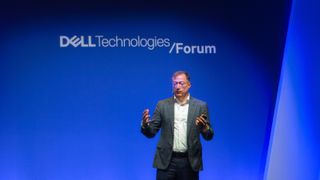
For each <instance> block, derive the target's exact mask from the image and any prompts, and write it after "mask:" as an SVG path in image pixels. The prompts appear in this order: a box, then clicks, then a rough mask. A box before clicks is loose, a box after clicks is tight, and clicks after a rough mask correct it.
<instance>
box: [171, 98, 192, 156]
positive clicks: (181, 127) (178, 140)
mask: <svg viewBox="0 0 320 180" xmlns="http://www.w3.org/2000/svg"><path fill="white" fill-rule="evenodd" d="M174 99H175V103H174V136H173V151H174V152H186V151H187V150H188V145H187V120H188V111H189V99H190V95H188V97H187V101H186V102H185V103H183V104H182V103H180V102H179V101H178V99H177V98H176V97H174Z"/></svg>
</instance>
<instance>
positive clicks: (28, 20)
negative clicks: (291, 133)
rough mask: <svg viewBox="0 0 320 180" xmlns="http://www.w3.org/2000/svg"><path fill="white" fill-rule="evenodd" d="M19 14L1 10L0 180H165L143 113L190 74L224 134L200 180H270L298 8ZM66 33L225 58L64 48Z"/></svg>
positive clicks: (76, 8) (24, 7)
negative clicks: (282, 81)
mask: <svg viewBox="0 0 320 180" xmlns="http://www.w3.org/2000/svg"><path fill="white" fill-rule="evenodd" d="M13 4H14V3H11V4H8V5H5V6H4V7H3V11H2V12H1V13H2V14H3V17H4V19H3V21H2V24H3V25H4V26H3V27H4V28H3V29H2V30H1V31H2V35H1V38H2V42H1V50H0V52H1V61H0V75H1V79H0V80H1V90H0V91H1V94H0V97H1V101H0V120H1V126H0V179H59V180H63V179H154V177H155V170H154V169H153V168H152V160H153V155H154V152H155V147H156V143H157V139H158V137H156V138H154V139H147V138H145V137H144V136H143V135H142V134H141V133H140V121H141V113H142V111H143V109H145V108H150V109H151V110H152V111H153V110H154V107H155V105H156V103H157V101H158V100H160V99H163V98H166V97H169V96H171V95H172V93H171V75H172V73H173V72H174V71H176V70H187V71H189V72H190V74H191V83H192V88H191V95H192V96H195V97H197V98H199V99H202V100H205V101H206V102H207V103H208V104H209V111H210V114H211V118H212V124H213V127H214V129H215V132H216V136H215V137H214V139H213V141H210V142H205V141H203V156H204V171H203V172H201V174H200V176H201V178H202V179H261V178H263V175H264V168H265V162H266V154H267V150H268V143H269V135H270V129H271V124H272V117H273V110H274V105H275V100H276V97H277V88H278V81H279V75H280V69H281V62H282V50H283V48H284V39H285V35H286V27H287V18H288V15H289V13H288V12H289V9H290V3H289V2H287V1H280V2H279V1H277V2H272V1H270V2H265V3H257V2H254V1H248V2H241V3H240V2H238V4H237V2H229V1H226V2H215V3H209V2H207V1H203V2H198V3H195V2H188V1H187V2H185V3H184V4H183V5H181V2H180V1H176V2H174V3H168V2H166V1H163V2H157V3H153V4H152V3H143V2H142V1H137V2H134V3H133V2H121V3H120V2H118V3H115V2H110V3H99V2H90V3H87V2H85V1H79V2H77V3H76V4H74V3H71V2H69V3H66V2H65V3H62V2H50V3H48V4H41V3H39V4H37V3H33V4H29V3H25V2H20V4H19V5H13ZM270 8H272V9H273V11H274V13H275V14H276V15H274V16H269V10H270ZM62 35H63V36H68V37H72V36H74V35H76V36H78V37H80V36H84V37H87V36H94V35H104V36H106V37H115V36H119V37H125V38H136V37H137V36H140V37H144V38H154V37H155V36H156V37H158V38H168V39H170V42H171V43H173V42H183V43H184V44H190V45H192V44H194V45H207V44H213V45H215V46H216V53H215V54H183V53H182V54H174V53H171V54H170V53H169V49H170V48H168V47H159V48H155V49H153V50H149V49H147V48H143V47H114V48H111V47H108V48H103V47H91V48H90V47H87V48H86V47H80V46H79V47H73V46H68V47H60V46H59V43H60V41H59V38H60V36H62Z"/></svg>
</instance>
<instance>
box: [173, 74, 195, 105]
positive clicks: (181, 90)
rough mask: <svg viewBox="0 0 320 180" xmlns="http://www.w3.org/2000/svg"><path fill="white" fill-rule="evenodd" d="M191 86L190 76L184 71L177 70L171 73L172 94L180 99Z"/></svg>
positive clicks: (186, 93)
mask: <svg viewBox="0 0 320 180" xmlns="http://www.w3.org/2000/svg"><path fill="white" fill-rule="evenodd" d="M190 87H191V83H190V76H189V73H188V72H186V71H177V72H175V73H173V75H172V88H173V93H174V95H175V96H176V97H177V98H178V99H180V98H185V97H187V96H188V94H189V89H190Z"/></svg>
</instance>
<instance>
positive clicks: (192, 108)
mask: <svg viewBox="0 0 320 180" xmlns="http://www.w3.org/2000/svg"><path fill="white" fill-rule="evenodd" d="M195 110H196V108H195V103H194V101H193V99H192V97H190V100H189V110H188V120H187V136H188V135H189V133H190V129H191V127H192V125H193V124H194V122H193V121H195V117H194V114H195Z"/></svg>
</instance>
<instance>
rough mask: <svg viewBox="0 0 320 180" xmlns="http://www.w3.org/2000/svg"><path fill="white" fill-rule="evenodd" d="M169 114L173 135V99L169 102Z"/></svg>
mask: <svg viewBox="0 0 320 180" xmlns="http://www.w3.org/2000/svg"><path fill="white" fill-rule="evenodd" d="M168 113H169V117H170V125H171V133H172V134H173V131H174V129H173V128H174V99H173V97H172V98H171V99H170V100H169V108H168Z"/></svg>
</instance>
